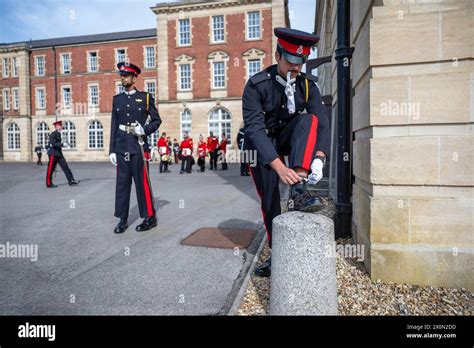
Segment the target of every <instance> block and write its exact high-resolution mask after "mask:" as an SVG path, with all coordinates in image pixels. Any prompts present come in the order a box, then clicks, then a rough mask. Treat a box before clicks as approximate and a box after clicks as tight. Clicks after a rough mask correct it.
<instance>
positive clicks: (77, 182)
mask: <svg viewBox="0 0 474 348" xmlns="http://www.w3.org/2000/svg"><path fill="white" fill-rule="evenodd" d="M79 183H80V181H79V180H73V181H71V182H70V183H69V186H72V185H78V184H79Z"/></svg>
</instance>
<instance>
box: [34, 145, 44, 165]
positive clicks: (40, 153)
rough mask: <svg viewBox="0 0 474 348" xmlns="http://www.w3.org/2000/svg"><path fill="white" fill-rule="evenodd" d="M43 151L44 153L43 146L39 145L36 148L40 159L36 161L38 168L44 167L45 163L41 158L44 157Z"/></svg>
mask: <svg viewBox="0 0 474 348" xmlns="http://www.w3.org/2000/svg"><path fill="white" fill-rule="evenodd" d="M42 151H43V146H41V145H39V144H38V145H37V146H36V147H35V152H36V156H37V157H38V160H37V161H36V165H37V166H42V165H43V162H41V156H42V155H43V152H42Z"/></svg>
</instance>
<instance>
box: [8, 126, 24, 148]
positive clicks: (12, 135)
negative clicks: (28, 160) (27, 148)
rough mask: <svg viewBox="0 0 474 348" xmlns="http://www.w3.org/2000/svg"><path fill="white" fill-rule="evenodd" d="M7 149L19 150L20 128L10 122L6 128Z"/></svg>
mask: <svg viewBox="0 0 474 348" xmlns="http://www.w3.org/2000/svg"><path fill="white" fill-rule="evenodd" d="M7 149H8V150H20V149H21V133H20V126H18V125H17V124H16V123H15V122H12V123H10V124H9V125H8V127H7Z"/></svg>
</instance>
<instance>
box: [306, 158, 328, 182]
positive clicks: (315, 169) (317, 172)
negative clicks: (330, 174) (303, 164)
mask: <svg viewBox="0 0 474 348" xmlns="http://www.w3.org/2000/svg"><path fill="white" fill-rule="evenodd" d="M323 166H324V164H323V161H322V160H321V159H319V158H316V159H314V160H313V163H311V174H309V176H308V180H309V183H310V184H312V185H316V184H317V183H318V182H319V180H321V179H322V178H323Z"/></svg>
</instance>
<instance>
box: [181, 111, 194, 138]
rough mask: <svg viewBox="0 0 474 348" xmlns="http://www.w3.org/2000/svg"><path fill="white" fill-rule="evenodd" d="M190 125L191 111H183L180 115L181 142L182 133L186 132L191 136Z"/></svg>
mask: <svg viewBox="0 0 474 348" xmlns="http://www.w3.org/2000/svg"><path fill="white" fill-rule="evenodd" d="M191 124H192V116H191V110H189V109H184V111H183V112H182V113H181V140H183V139H184V136H183V134H184V132H188V134H191Z"/></svg>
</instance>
